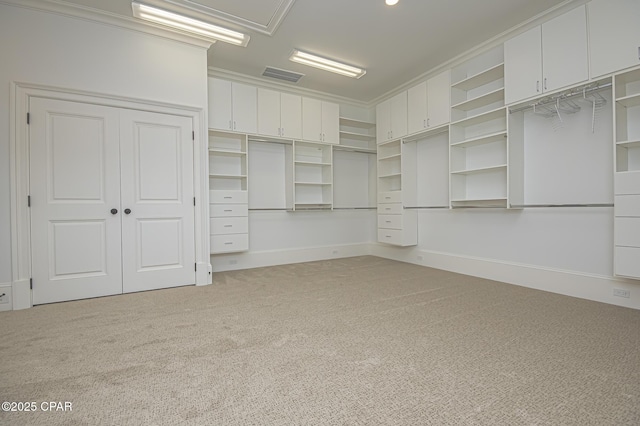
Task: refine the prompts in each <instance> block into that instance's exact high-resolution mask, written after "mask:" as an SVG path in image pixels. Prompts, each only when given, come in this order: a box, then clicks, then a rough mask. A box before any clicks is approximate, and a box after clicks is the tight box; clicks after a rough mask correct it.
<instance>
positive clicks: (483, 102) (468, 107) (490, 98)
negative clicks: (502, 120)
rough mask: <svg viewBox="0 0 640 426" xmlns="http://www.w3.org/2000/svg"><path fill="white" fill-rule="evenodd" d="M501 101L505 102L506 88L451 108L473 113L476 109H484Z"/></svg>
mask: <svg viewBox="0 0 640 426" xmlns="http://www.w3.org/2000/svg"><path fill="white" fill-rule="evenodd" d="M500 101H504V87H501V88H499V89H496V90H492V91H491V92H489V93H485V94H483V95H480V96H477V97H475V98H472V99H469V100H466V101H463V102H460V103H458V104H456V105H452V106H451V108H452V109H458V110H461V111H472V110H474V109H478V108H482V107H483V106H487V105H491V104H493V103H496V102H500Z"/></svg>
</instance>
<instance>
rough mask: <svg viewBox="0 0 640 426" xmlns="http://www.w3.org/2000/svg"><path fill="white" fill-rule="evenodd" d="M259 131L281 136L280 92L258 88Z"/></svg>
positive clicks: (262, 133)
mask: <svg viewBox="0 0 640 426" xmlns="http://www.w3.org/2000/svg"><path fill="white" fill-rule="evenodd" d="M258 133H259V134H261V135H269V136H280V92H276V91H275V90H269V89H262V88H259V89H258Z"/></svg>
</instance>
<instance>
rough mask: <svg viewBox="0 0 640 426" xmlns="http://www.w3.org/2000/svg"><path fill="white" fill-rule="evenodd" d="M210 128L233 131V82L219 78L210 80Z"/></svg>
mask: <svg viewBox="0 0 640 426" xmlns="http://www.w3.org/2000/svg"><path fill="white" fill-rule="evenodd" d="M208 82H209V85H208V88H207V89H208V95H209V96H208V101H209V128H212V129H220V130H233V109H232V107H231V82H230V81H226V80H220V79H218V78H209V80H208Z"/></svg>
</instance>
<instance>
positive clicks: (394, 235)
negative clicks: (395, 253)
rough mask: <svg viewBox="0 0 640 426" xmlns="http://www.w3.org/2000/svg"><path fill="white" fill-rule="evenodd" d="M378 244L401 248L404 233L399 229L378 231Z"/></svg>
mask: <svg viewBox="0 0 640 426" xmlns="http://www.w3.org/2000/svg"><path fill="white" fill-rule="evenodd" d="M378 242H379V243H387V244H394V245H397V246H401V245H402V243H403V241H402V231H401V230H398V229H378Z"/></svg>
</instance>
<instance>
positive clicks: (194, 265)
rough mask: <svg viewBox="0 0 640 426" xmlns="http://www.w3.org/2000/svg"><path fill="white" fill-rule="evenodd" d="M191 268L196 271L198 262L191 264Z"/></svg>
mask: <svg viewBox="0 0 640 426" xmlns="http://www.w3.org/2000/svg"><path fill="white" fill-rule="evenodd" d="M193 270H194V271H196V272H198V264H197V263H194V264H193Z"/></svg>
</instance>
